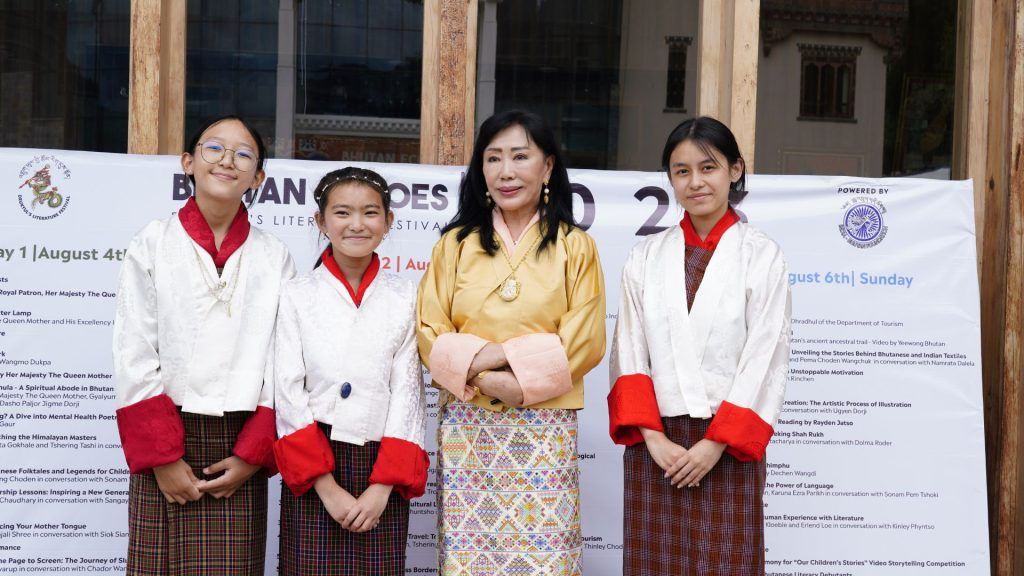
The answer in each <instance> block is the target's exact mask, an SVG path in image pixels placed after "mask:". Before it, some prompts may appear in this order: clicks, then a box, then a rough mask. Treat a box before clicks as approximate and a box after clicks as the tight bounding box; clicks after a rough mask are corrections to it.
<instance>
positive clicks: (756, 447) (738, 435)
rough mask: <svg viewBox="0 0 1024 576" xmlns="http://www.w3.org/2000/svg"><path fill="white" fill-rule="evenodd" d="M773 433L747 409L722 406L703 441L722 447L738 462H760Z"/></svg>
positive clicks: (712, 420)
mask: <svg viewBox="0 0 1024 576" xmlns="http://www.w3.org/2000/svg"><path fill="white" fill-rule="evenodd" d="M772 434H775V430H773V429H772V427H771V425H770V424H768V423H767V422H765V421H764V420H762V419H761V417H760V416H758V415H757V412H754V411H753V410H751V409H750V408H742V407H740V406H737V405H735V404H730V403H728V402H722V406H721V407H719V408H718V412H717V413H715V417H714V418H712V419H711V424H710V425H708V431H707V432H705V433H704V437H705V438H707V439H708V440H714V441H715V442H721V443H722V444H725V445H726V448H725V452H726V454H730V455H732V456H733V457H734V458H736V459H737V460H739V461H741V462H749V461H752V460H757V461H760V460H761V459H763V458H764V450H765V448H767V447H768V441H769V440H771V438H772Z"/></svg>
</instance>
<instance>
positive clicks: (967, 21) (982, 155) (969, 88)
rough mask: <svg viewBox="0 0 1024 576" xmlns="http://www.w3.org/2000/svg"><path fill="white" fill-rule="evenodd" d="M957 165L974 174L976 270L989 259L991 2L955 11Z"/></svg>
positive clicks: (960, 171) (963, 4)
mask: <svg viewBox="0 0 1024 576" xmlns="http://www.w3.org/2000/svg"><path fill="white" fill-rule="evenodd" d="M956 52H957V54H958V55H959V56H958V58H957V71H956V92H955V97H954V106H955V112H954V117H953V170H952V177H953V179H955V180H962V179H965V178H972V179H973V180H974V229H975V232H976V235H977V236H976V239H977V252H978V272H979V274H980V273H981V269H982V265H983V263H984V260H985V250H984V235H985V196H986V192H985V182H986V175H987V174H986V169H987V157H988V114H989V82H988V75H989V69H990V61H991V55H992V2H991V1H989V0H960V2H959V4H958V15H957V47H956Z"/></svg>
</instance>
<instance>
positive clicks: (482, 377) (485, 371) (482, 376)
mask: <svg viewBox="0 0 1024 576" xmlns="http://www.w3.org/2000/svg"><path fill="white" fill-rule="evenodd" d="M490 373H491V371H490V370H481V371H480V373H479V374H477V375H476V377H477V378H479V379H480V380H483V379H484V378H486V377H487V375H488V374H490Z"/></svg>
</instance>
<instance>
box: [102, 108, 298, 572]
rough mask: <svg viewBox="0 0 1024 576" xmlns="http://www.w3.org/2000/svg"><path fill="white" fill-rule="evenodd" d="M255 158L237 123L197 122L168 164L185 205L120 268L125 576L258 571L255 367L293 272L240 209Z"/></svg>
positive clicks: (255, 176)
mask: <svg viewBox="0 0 1024 576" xmlns="http://www.w3.org/2000/svg"><path fill="white" fill-rule="evenodd" d="M265 158H266V150H265V149H264V145H263V140H262V139H261V138H260V136H259V133H257V132H256V130H255V129H254V128H253V127H252V126H251V125H250V124H248V123H247V122H246V121H245V120H243V119H241V118H239V117H236V116H224V117H220V118H216V119H214V120H211V121H209V122H207V123H206V124H205V125H204V126H202V127H201V128H200V129H199V130H198V132H196V134H195V135H194V136H193V137H192V139H191V141H190V142H189V144H188V146H187V148H186V149H185V152H184V153H183V154H182V155H181V166H182V169H183V170H184V171H185V174H187V175H188V177H189V179H190V180H191V181H192V184H193V186H194V189H195V196H194V197H192V198H190V199H189V200H188V201H187V202H186V203H185V205H184V206H182V207H181V209H180V210H179V211H178V213H177V215H176V216H172V217H170V218H165V219H161V220H156V221H154V222H151V223H150V224H149V225H147V226H146V227H145V228H143V229H142V231H141V232H139V233H138V234H137V235H136V236H135V238H133V239H132V241H131V243H130V245H129V247H128V252H127V255H126V257H125V261H124V264H123V266H122V268H121V275H120V281H119V288H118V295H117V315H116V318H115V321H114V342H113V350H114V372H115V377H116V380H117V398H118V410H117V424H118V429H119V431H120V435H121V444H122V447H123V449H124V454H125V459H126V460H127V462H128V467H129V470H130V471H131V479H130V485H129V499H128V520H129V529H128V534H129V536H128V563H127V574H129V575H132V574H147V575H175V576H185V575H196V576H199V575H204V576H205V575H207V574H232V575H262V574H263V568H264V563H265V558H264V556H265V549H266V530H267V478H268V477H269V476H272V475H274V474H275V473H276V472H277V470H276V467H275V463H274V456H273V444H274V441H275V438H276V432H275V415H274V410H273V407H274V389H273V383H272V380H271V378H270V375H271V373H272V365H271V363H270V362H268V361H267V358H268V357H269V356H270V354H271V351H272V348H271V339H272V336H273V331H274V324H275V321H276V318H277V308H278V296H279V294H280V291H281V285H282V284H283V282H284V281H285V280H287V279H289V278H291V277H292V276H293V275H294V273H295V268H294V266H293V264H292V259H291V256H290V255H289V253H288V250H287V248H286V247H285V246H284V244H283V243H282V242H281V241H279V240H278V239H277V238H275V237H273V236H271V235H270V234H268V233H266V232H263V231H262V230H259V229H258V228H255V227H251V226H250V225H249V216H248V212H247V210H246V208H245V206H243V204H242V198H243V196H244V195H245V193H246V192H248V191H255V190H256V189H258V188H259V186H260V184H261V183H262V182H263V179H264V177H265V174H264V172H263V164H264V161H265Z"/></svg>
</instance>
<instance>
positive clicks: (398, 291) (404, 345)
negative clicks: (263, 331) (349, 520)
mask: <svg viewBox="0 0 1024 576" xmlns="http://www.w3.org/2000/svg"><path fill="white" fill-rule="evenodd" d="M378 268H379V262H378V260H377V259H376V256H374V261H373V263H372V264H371V266H370V269H368V270H367V271H366V273H365V274H364V278H363V282H362V285H361V286H360V287H359V290H358V291H355V290H352V289H351V287H349V286H346V284H347V283H346V282H344V280H343V278H344V276H341V275H340V271H338V270H337V269H336V265H335V264H334V262H333V259H332V257H331V256H330V254H329V252H328V253H325V254H324V265H323V266H321V267H318V268H316V269H315V270H314V271H313V272H312V273H310V274H308V275H305V276H302V277H300V278H296V279H295V280H292V281H291V282H289V283H288V284H286V285H285V288H284V292H283V294H282V296H281V308H280V313H279V319H278V325H277V334H276V338H275V355H274V371H275V389H276V395H277V399H276V404H277V426H278V430H279V432H280V434H281V438H280V440H278V442H277V443H276V444H275V446H274V451H275V454H276V455H277V462H278V466H279V467H280V470H281V477H282V479H283V480H284V482H285V483H286V484H287V485H288V487H289V488H290V489H291V490H292V492H294V493H295V494H296V495H301V494H303V493H305V492H306V491H307V490H309V488H310V487H312V485H313V483H314V482H315V481H316V479H317V478H318V477H319V476H321V475H323V474H327V473H330V472H332V471H333V470H334V465H335V462H334V453H333V450H332V449H331V446H330V444H329V443H328V441H327V438H326V437H325V435H324V433H323V432H322V431H321V429H320V428H319V426H318V425H317V423H318V422H320V423H324V424H328V425H330V426H331V432H330V439H331V440H335V441H339V442H347V443H349V444H354V445H358V446H362V445H364V444H366V443H367V442H380V447H379V451H378V454H377V460H376V462H375V463H374V466H373V471H372V473H371V475H370V478H369V480H370V482H371V483H375V484H387V485H391V486H394V487H395V490H396V491H397V492H398V493H399V494H400V495H402V496H403V497H404V498H406V499H411V498H414V497H417V496H421V495H422V494H423V492H424V489H425V486H426V481H427V470H428V468H429V457H428V456H427V453H426V452H425V451H424V449H423V446H424V444H423V442H424V435H425V433H426V430H425V426H426V424H425V415H424V412H425V409H426V407H425V398H424V382H423V372H422V367H421V365H420V360H419V355H418V352H417V347H416V335H415V328H416V284H414V283H413V282H411V281H409V280H406V279H403V278H399V277H398V276H395V275H392V274H387V273H379V274H378ZM357 303H358V304H357Z"/></svg>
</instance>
